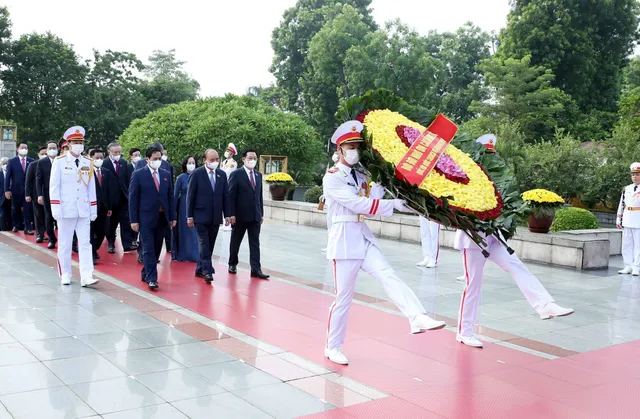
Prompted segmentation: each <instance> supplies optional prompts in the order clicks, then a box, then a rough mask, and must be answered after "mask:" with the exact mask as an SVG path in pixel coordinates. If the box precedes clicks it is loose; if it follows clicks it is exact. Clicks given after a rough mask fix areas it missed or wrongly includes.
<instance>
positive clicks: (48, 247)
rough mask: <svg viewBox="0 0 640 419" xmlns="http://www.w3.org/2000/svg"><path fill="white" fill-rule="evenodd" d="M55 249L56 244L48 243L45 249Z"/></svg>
mask: <svg viewBox="0 0 640 419" xmlns="http://www.w3.org/2000/svg"><path fill="white" fill-rule="evenodd" d="M55 248H56V242H55V241H50V242H49V244H48V245H47V249H55Z"/></svg>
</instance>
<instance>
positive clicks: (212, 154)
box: [202, 148, 220, 163]
mask: <svg viewBox="0 0 640 419" xmlns="http://www.w3.org/2000/svg"><path fill="white" fill-rule="evenodd" d="M202 160H203V161H204V162H205V163H207V162H214V161H219V160H220V156H218V152H217V151H215V150H214V149H213V148H208V149H206V150H205V152H204V156H203V159H202Z"/></svg>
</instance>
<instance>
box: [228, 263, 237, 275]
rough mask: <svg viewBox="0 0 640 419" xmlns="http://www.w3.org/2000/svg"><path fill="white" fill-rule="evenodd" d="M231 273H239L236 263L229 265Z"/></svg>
mask: <svg viewBox="0 0 640 419" xmlns="http://www.w3.org/2000/svg"><path fill="white" fill-rule="evenodd" d="M229 273H230V274H237V273H238V268H236V265H229Z"/></svg>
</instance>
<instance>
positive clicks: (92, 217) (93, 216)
mask: <svg viewBox="0 0 640 419" xmlns="http://www.w3.org/2000/svg"><path fill="white" fill-rule="evenodd" d="M97 218H98V214H91V217H90V220H91V221H92V222H93V221H95V220H96V219H97Z"/></svg>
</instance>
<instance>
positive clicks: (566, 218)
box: [551, 207, 598, 231]
mask: <svg viewBox="0 0 640 419" xmlns="http://www.w3.org/2000/svg"><path fill="white" fill-rule="evenodd" d="M594 228H598V220H597V219H596V216H595V215H593V213H591V212H590V211H587V210H586V209H582V208H574V207H569V208H563V209H561V210H559V211H558V212H557V213H556V218H555V219H554V220H553V225H552V226H551V231H569V230H590V229H594Z"/></svg>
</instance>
